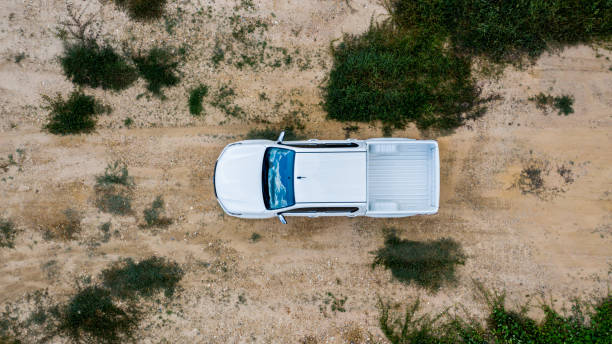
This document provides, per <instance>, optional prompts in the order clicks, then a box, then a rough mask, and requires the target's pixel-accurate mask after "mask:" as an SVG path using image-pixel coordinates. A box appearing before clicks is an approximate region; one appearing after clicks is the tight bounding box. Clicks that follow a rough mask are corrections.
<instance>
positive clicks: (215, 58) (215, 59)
mask: <svg viewBox="0 0 612 344" xmlns="http://www.w3.org/2000/svg"><path fill="white" fill-rule="evenodd" d="M210 60H211V61H212V63H213V65H214V66H215V67H218V66H219V63H220V62H221V61H223V60H225V51H223V48H222V47H221V44H220V43H219V41H217V42H215V48H214V49H213V54H212V57H211V58H210Z"/></svg>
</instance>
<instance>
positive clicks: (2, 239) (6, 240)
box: [0, 218, 17, 248]
mask: <svg viewBox="0 0 612 344" xmlns="http://www.w3.org/2000/svg"><path fill="white" fill-rule="evenodd" d="M16 236H17V228H16V227H15V224H14V223H13V222H12V221H11V220H5V219H2V218H0V247H7V248H14V247H15V237H16Z"/></svg>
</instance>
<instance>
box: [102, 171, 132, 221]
mask: <svg viewBox="0 0 612 344" xmlns="http://www.w3.org/2000/svg"><path fill="white" fill-rule="evenodd" d="M133 186H134V178H133V177H131V176H130V175H129V172H128V169H127V165H126V164H125V163H124V162H121V161H119V160H117V161H114V162H112V163H109V164H108V165H107V166H106V168H105V169H104V174H103V175H99V176H96V185H95V191H96V201H95V202H96V206H97V207H98V209H100V211H103V212H106V213H111V214H116V215H128V214H131V213H132V197H131V193H132V187H133Z"/></svg>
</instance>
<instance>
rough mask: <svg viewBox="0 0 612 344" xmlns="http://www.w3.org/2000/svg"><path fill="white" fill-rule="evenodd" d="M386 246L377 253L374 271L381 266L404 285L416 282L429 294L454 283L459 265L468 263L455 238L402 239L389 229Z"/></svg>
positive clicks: (375, 252)
mask: <svg viewBox="0 0 612 344" xmlns="http://www.w3.org/2000/svg"><path fill="white" fill-rule="evenodd" d="M388 232H389V233H388V234H387V238H386V239H385V246H384V247H382V248H380V249H378V250H376V251H374V252H373V254H375V258H374V262H373V263H372V268H374V267H376V266H377V265H382V266H384V267H385V268H387V269H390V270H391V273H392V275H393V277H395V278H397V279H398V280H399V281H401V282H404V283H416V284H417V285H419V286H421V287H423V288H426V289H428V290H430V291H437V290H439V289H440V288H441V287H442V285H444V284H452V283H455V282H456V280H457V277H456V275H455V273H456V266H457V265H463V264H464V263H465V259H466V256H465V254H464V253H463V250H462V249H461V245H460V244H459V243H458V242H456V241H454V240H453V239H449V238H443V239H439V240H431V241H424V242H423V241H412V240H402V239H400V238H399V237H397V235H396V233H395V230H393V229H390V230H388Z"/></svg>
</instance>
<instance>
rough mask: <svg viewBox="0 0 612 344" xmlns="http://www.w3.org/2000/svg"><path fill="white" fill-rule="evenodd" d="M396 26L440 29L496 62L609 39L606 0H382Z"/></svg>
mask: <svg viewBox="0 0 612 344" xmlns="http://www.w3.org/2000/svg"><path fill="white" fill-rule="evenodd" d="M386 3H387V8H388V9H389V10H390V12H391V14H392V17H393V18H394V21H395V22H396V23H397V24H398V25H399V26H401V27H403V28H406V29H409V30H414V31H420V32H425V33H426V34H439V33H440V34H443V35H444V36H445V37H449V38H450V40H451V42H452V43H453V46H454V47H455V48H457V49H459V50H460V51H462V52H466V53H469V54H479V55H480V54H482V55H484V56H487V57H488V58H490V59H492V60H493V61H496V62H513V61H516V60H517V59H520V57H521V56H523V55H527V56H529V57H532V58H535V57H537V56H539V55H540V54H541V53H542V52H543V51H544V50H545V49H546V48H547V47H548V46H549V45H550V44H553V45H558V44H561V45H567V44H576V43H580V42H590V41H593V40H597V39H606V38H609V37H610V35H611V34H612V25H610V23H611V22H612V2H610V1H580V0H547V1H543V0H522V1H479V0H388V1H386Z"/></svg>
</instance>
